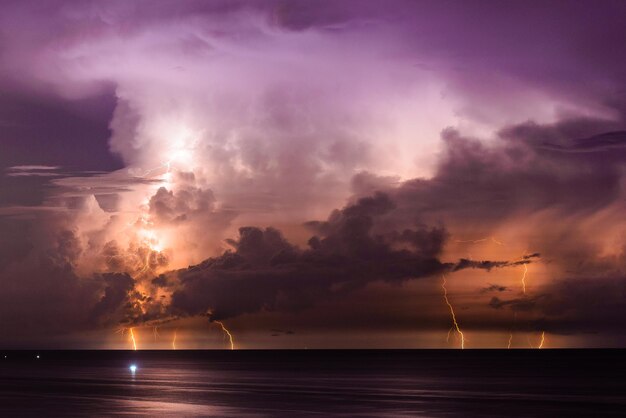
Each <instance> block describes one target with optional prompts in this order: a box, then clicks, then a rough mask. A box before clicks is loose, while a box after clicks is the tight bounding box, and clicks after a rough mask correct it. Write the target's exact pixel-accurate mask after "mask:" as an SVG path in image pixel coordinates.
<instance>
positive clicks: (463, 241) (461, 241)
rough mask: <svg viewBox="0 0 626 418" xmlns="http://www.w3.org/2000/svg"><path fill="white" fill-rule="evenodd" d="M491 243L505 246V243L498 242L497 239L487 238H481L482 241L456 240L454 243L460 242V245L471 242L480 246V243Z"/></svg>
mask: <svg viewBox="0 0 626 418" xmlns="http://www.w3.org/2000/svg"><path fill="white" fill-rule="evenodd" d="M487 240H489V241H491V242H493V243H494V244H498V245H504V243H503V242H502V241H498V240H497V239H495V238H494V237H486V238H481V239H468V240H460V239H457V240H454V242H459V243H467V242H471V243H472V244H478V243H480V242H485V241H487Z"/></svg>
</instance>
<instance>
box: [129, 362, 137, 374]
mask: <svg viewBox="0 0 626 418" xmlns="http://www.w3.org/2000/svg"><path fill="white" fill-rule="evenodd" d="M129 369H130V372H131V373H135V372H136V371H137V366H136V365H134V364H131V365H130V367H129Z"/></svg>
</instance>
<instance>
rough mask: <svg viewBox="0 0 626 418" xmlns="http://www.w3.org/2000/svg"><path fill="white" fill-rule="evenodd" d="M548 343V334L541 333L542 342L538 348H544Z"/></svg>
mask: <svg viewBox="0 0 626 418" xmlns="http://www.w3.org/2000/svg"><path fill="white" fill-rule="evenodd" d="M545 342H546V332H545V331H541V341H540V342H539V346H538V347H537V348H543V343H545Z"/></svg>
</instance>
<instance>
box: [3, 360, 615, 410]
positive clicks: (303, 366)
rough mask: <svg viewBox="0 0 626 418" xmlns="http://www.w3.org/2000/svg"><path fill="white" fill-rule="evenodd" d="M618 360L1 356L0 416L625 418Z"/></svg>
mask: <svg viewBox="0 0 626 418" xmlns="http://www.w3.org/2000/svg"><path fill="white" fill-rule="evenodd" d="M625 354H626V351H625V350H464V351H460V350H302V351H287V350H259V351H256V350H245V351H218V350H210V351H137V352H133V351H39V352H35V351H5V352H2V351H0V361H1V362H0V416H2V417H23V416H33V417H56V416H58V417H73V416H89V417H91V416H97V417H103V416H150V417H157V416H167V417H186V416H189V417H193V416H220V417H222V416H230V417H248V416H250V417H266V416H267V417H273V416H285V417H299V416H318V417H329V416H360V417H403V416H423V417H443V416H447V417H456V416H459V417H466V416H487V417H512V416H515V417H517V416H523V417H571V416H585V417H587V416H626V390H625V389H626V373H625V372H626V367H625V366H626V361H625V358H624V355H625ZM37 355H39V358H37V357H36V356H37ZM4 356H6V358H4ZM131 364H135V365H136V366H137V370H136V371H135V373H132V372H131V371H130V369H129V367H130V365H131Z"/></svg>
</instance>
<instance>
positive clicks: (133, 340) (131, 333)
mask: <svg viewBox="0 0 626 418" xmlns="http://www.w3.org/2000/svg"><path fill="white" fill-rule="evenodd" d="M129 333H130V340H131V341H132V343H133V350H135V351H137V341H136V340H135V333H134V332H133V329H132V328H130V329H129Z"/></svg>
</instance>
